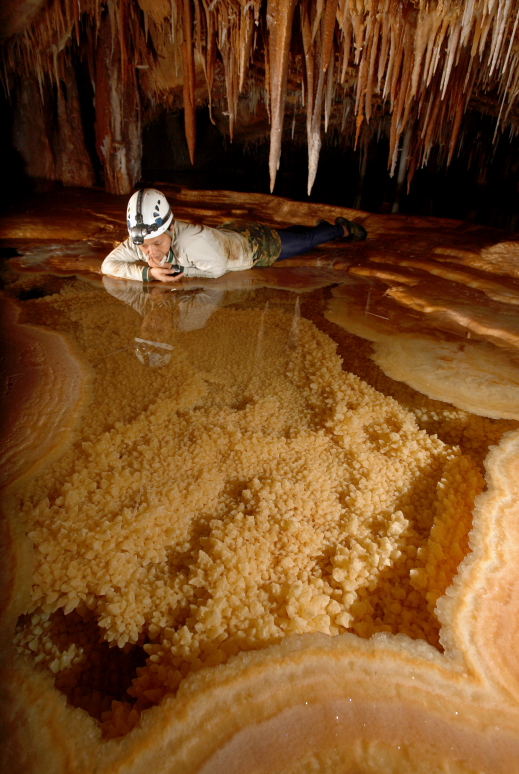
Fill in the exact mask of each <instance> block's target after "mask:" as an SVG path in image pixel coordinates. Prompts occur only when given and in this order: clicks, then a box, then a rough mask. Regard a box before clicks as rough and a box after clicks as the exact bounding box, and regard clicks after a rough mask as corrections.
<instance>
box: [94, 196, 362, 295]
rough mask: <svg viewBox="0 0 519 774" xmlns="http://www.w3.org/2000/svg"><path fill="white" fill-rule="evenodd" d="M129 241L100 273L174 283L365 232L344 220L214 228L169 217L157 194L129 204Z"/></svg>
mask: <svg viewBox="0 0 519 774" xmlns="http://www.w3.org/2000/svg"><path fill="white" fill-rule="evenodd" d="M127 223H128V232H129V234H130V236H129V238H128V239H126V240H125V241H124V242H122V243H121V244H120V245H118V247H116V248H115V250H112V252H111V253H110V254H109V255H108V256H107V257H106V258H105V260H104V261H103V266H102V271H103V274H108V275H112V276H115V277H123V278H125V279H134V280H140V281H144V282H148V281H151V280H158V281H159V282H178V280H180V279H182V277H213V278H216V277H221V276H222V275H223V274H225V273H226V272H228V271H243V270H244V269H250V268H252V267H253V266H271V265H272V264H273V263H275V262H276V261H282V260H284V259H285V258H292V257H294V256H296V255H301V254H302V253H306V252H308V251H309V250H311V249H312V248H313V247H316V246H317V245H320V244H323V243H324V242H329V241H332V240H345V241H350V242H356V241H362V240H364V239H365V238H366V231H365V229H364V228H363V227H362V226H361V225H359V224H358V223H353V222H352V221H350V220H346V218H337V219H336V220H335V224H332V223H328V221H326V220H320V221H319V222H318V224H317V225H316V226H292V227H291V228H287V229H274V228H271V227H270V226H266V225H264V224H261V223H252V222H246V221H232V222H230V223H225V224H224V225H223V226H220V227H218V228H211V227H209V226H201V225H194V224H192V223H186V222H184V221H180V220H176V219H175V218H174V217H173V213H172V212H171V208H170V206H169V204H168V202H167V200H166V198H165V196H164V195H163V194H162V193H160V191H157V190H155V189H154V188H145V189H142V190H140V191H137V192H136V193H134V194H133V196H132V197H131V199H130V201H129V203H128V212H127Z"/></svg>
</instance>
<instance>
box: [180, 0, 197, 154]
mask: <svg viewBox="0 0 519 774" xmlns="http://www.w3.org/2000/svg"><path fill="white" fill-rule="evenodd" d="M182 22H183V24H182V29H183V33H184V39H183V41H182V61H183V64H184V125H185V128H186V140H187V147H188V148H189V158H190V159H191V164H194V163H195V147H196V104H195V59H194V52H193V38H192V19H191V0H183V2H182Z"/></svg>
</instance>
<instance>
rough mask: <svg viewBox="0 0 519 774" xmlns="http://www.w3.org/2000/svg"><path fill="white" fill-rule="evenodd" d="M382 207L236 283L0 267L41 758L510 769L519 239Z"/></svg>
mask: <svg viewBox="0 0 519 774" xmlns="http://www.w3.org/2000/svg"><path fill="white" fill-rule="evenodd" d="M206 193H207V192H206ZM169 195H170V196H171V193H170V194H169ZM190 195H191V192H182V191H177V196H178V199H179V202H181V201H184V200H183V199H182V196H184V199H189V196H190ZM207 195H208V194H207ZM256 198H257V199H258V203H256V206H257V208H258V210H260V209H261V207H260V205H261V206H263V207H265V206H266V205H265V203H264V201H263V200H265V201H267V200H270V199H273V197H256ZM179 202H177V209H178V205H179ZM184 205H185V206H186V208H187V207H188V205H189V201H187V203H186V202H185V201H184ZM249 206H250V207H251V208H252V203H251V202H249ZM304 206H305V205H300V204H299V205H295V204H294V215H293V218H294V219H296V216H298V217H299V219H300V220H301V219H302V216H303V217H305V212H303V213H301V212H299V210H298V208H299V209H301V208H302V207H304ZM311 206H314V205H307V207H311ZM330 209H331V208H330ZM347 212H348V213H349V214H350V216H351V212H350V211H347ZM224 214H225V213H222V214H221V217H222V218H223V216H224ZM311 214H312V213H308V217H310V216H311ZM360 215H361V216H362V217H363V218H364V222H365V223H366V224H367V227H368V233H369V234H370V239H368V242H367V243H366V244H367V247H364V246H362V249H363V250H364V252H363V253H358V254H355V253H354V252H353V250H354V248H353V247H352V246H348V247H347V248H346V247H345V248H344V250H345V251H346V252H344V253H338V252H337V251H335V252H330V251H328V252H326V250H324V251H322V250H321V251H315V255H314V254H311V255H310V257H309V258H308V257H306V258H304V259H302V260H299V261H298V260H297V259H293V260H292V261H291V262H284V264H285V265H283V267H282V268H281V267H280V268H276V267H274V268H271V269H268V270H260V269H258V270H252V271H248V272H236V273H234V274H229V275H226V276H224V277H222V278H220V280H194V279H192V280H186V281H184V283H183V284H182V285H179V286H175V287H168V286H167V285H159V284H158V283H154V284H142V283H136V282H131V281H124V280H117V279H114V278H110V277H101V275H99V273H98V272H97V273H96V271H95V267H96V264H95V261H96V257H95V256H96V252H95V251H96V250H98V251H99V250H102V249H104V247H103V244H104V243H103V240H102V239H101V240H100V242H98V243H96V242H95V240H94V241H92V242H91V245H93V247H91V246H90V247H89V246H88V245H87V246H86V247H84V250H83V253H84V256H86V257H85V261H84V262H83V263H82V262H81V259H82V255H83V253H82V252H81V250H77V249H76V251H75V252H74V250H73V249H72V245H71V243H70V242H67V241H66V240H65V242H64V248H63V246H62V247H61V248H60V247H59V246H58V245H57V243H54V242H53V243H52V245H54V246H52V245H50V246H49V244H48V243H47V244H45V243H43V244H42V245H38V244H34V241H35V240H34V236H31V239H32V241H33V244H30V245H25V247H24V246H23V245H22V248H23V249H22V248H19V252H20V253H21V254H22V255H21V257H19V258H17V259H16V260H14V261H12V262H11V264H10V266H9V267H8V269H7V270H6V272H4V284H5V288H4V308H5V309H6V321H7V322H6V336H7V337H8V339H9V340H10V341H11V343H12V348H11V350H10V355H8V357H7V365H6V367H7V371H8V376H7V380H6V385H7V389H6V405H7V408H8V409H9V417H10V418H8V423H7V428H6V432H5V439H6V440H5V442H4V444H3V457H4V471H5V473H4V480H5V489H4V499H3V503H4V533H5V544H6V546H7V556H8V560H7V562H6V564H5V569H4V581H5V584H4V585H5V589H6V594H5V595H4V598H5V604H4V609H3V623H4V633H5V640H6V644H5V647H4V652H5V659H4V668H3V669H4V680H5V684H6V687H7V688H6V700H5V703H4V707H3V714H4V717H5V720H6V723H7V725H8V727H9V728H10V729H11V730H12V738H11V741H10V742H9V754H10V755H11V758H12V760H13V761H14V760H15V758H17V759H18V760H19V761H21V762H22V763H21V764H20V765H22V768H20V769H19V770H20V771H22V770H23V771H35V772H37V771H38V772H39V771H48V770H51V769H50V768H49V766H52V770H53V771H72V770H73V771H78V772H87V771H88V772H90V771H91V772H104V771H107V772H108V771H110V772H114V771H117V772H119V771H120V772H137V771H141V770H142V771H144V770H145V769H149V768H150V767H154V768H155V770H156V771H159V772H162V771H163V772H175V774H176V772H195V771H196V772H198V771H200V772H202V771H203V772H206V773H207V774H208V773H209V772H217V771H222V772H223V771H227V772H230V771H240V772H248V771H251V772H252V771H254V772H263V771H265V772H266V771H269V772H307V771H308V772H313V771H323V772H342V771H362V772H364V771H366V772H371V771H373V772H375V771H377V772H385V771H388V772H389V771H391V772H393V771H395V772H396V771H398V772H401V771H410V772H411V771H424V772H427V771H432V770H438V771H439V770H444V769H443V768H441V769H440V768H439V767H440V765H441V766H449V767H451V768H448V769H445V770H449V771H456V772H458V771H459V772H465V771H467V772H469V771H471V772H472V771H478V772H479V771H482V772H483V771H493V772H498V771H503V772H507V773H508V772H510V771H512V769H510V768H509V764H510V761H512V760H515V761H516V760H517V759H518V758H517V754H518V753H519V725H518V721H519V661H518V660H517V655H516V652H515V650H514V645H513V643H514V641H515V638H516V636H517V629H518V625H519V624H518V617H517V615H516V612H517V608H518V607H519V603H518V599H519V591H518V589H517V584H518V580H517V572H516V569H515V567H516V566H517V558H518V557H517V554H518V553H519V540H518V539H517V538H518V535H517V533H518V532H519V520H518V513H517V502H518V499H517V498H518V497H519V356H518V352H519V350H518V347H519V325H518V323H517V310H518V309H519V306H518V304H519V269H518V270H517V271H516V269H515V268H514V263H513V262H514V261H515V260H516V258H515V252H514V250H515V247H514V243H513V241H510V240H508V241H506V240H502V241H501V242H492V239H491V236H492V235H489V234H488V230H483V229H482V230H481V233H476V236H474V234H473V233H472V232H471V233H470V234H469V235H468V236H467V234H465V243H466V242H469V243H470V245H469V246H470V249H468V248H467V249H466V250H465V251H464V252H463V251H462V250H461V248H460V244H461V243H462V241H463V240H462V238H461V237H460V234H459V233H458V232H456V233H455V234H454V233H451V234H450V236H451V242H452V244H451V247H450V248H449V244H450V243H448V244H447V246H446V244H445V243H446V238H445V234H442V237H441V238H442V240H443V241H442V245H441V249H439V248H438V244H437V243H435V242H434V239H433V236H432V234H433V232H434V233H437V232H438V224H437V223H435V224H433V225H434V229H433V228H432V227H431V224H430V222H428V221H427V222H426V221H424V222H423V223H422V224H421V225H420V223H419V222H418V221H413V222H410V219H409V218H407V219H405V218H402V219H400V221H399V220H398V219H396V220H395V219H394V218H393V219H391V218H390V216H368V215H367V214H366V213H361V214H360ZM263 216H264V213H263ZM285 217H286V212H285ZM370 218H371V226H370ZM377 218H378V219H377ZM384 218H385V220H384ZM386 221H387V223H386ZM395 223H396V225H398V223H400V229H398V228H396V227H395ZM447 223H449V222H447ZM461 228H462V227H461V226H458V230H460V229H461ZM384 229H385V230H384ZM406 229H407V230H408V231H409V230H411V231H412V234H411V236H409V233H408V231H406ZM420 229H421V230H420ZM446 229H447V231H448V228H447V226H446ZM417 234H420V238H421V239H422V242H419V240H418V237H417V236H416V235H417ZM447 236H449V234H447ZM4 238H5V237H4ZM96 238H97V239H98V240H99V237H98V236H97V237H96ZM478 239H480V241H481V245H482V246H481V247H480V248H479V251H478V249H477V240H478ZM406 240H407V242H406ZM470 240H472V242H471V241H470ZM36 241H37V240H36ZM370 241H371V243H370ZM447 242H448V240H447ZM489 244H490V247H489ZM492 244H494V245H495V244H497V245H498V247H497V248H496V247H494V248H492ZM503 244H508V245H510V247H509V255H510V256H511V257H510V265H511V267H512V269H511V270H510V271H509V272H508V273H506V270H505V269H506V260H505V258H506V255H505V258H503V254H504V253H503V251H504V248H503ZM406 245H407V247H406ZM67 248H68V249H67ZM449 249H450V252H449ZM492 249H494V252H493V253H492ZM89 250H90V252H89ZM485 250H486V253H485ZM348 251H350V252H348ZM384 251H385V252H384ZM406 251H407V252H406ZM435 251H436V252H435ZM442 251H443V252H442ZM504 252H505V253H506V250H505V251H504ZM438 255H440V258H439V259H438ZM467 255H468V257H467ZM470 255H472V256H473V257H472V259H470ZM489 255H490V257H489ZM445 256H447V259H446V258H445ZM474 256H475V257H474ZM492 256H497V257H495V265H494V267H493V269H494V270H493V271H491V270H490V268H489V263H490V262H491V258H492ZM60 260H61V263H60ZM24 261H25V262H24ZM485 261H486V262H487V263H486V264H485ZM71 262H73V263H74V266H73V268H72V269H71ZM503 267H505V269H504V268H503ZM17 315H18V317H17ZM13 342H14V344H13ZM22 533H23V534H22ZM23 535H25V537H24V536H23ZM27 733H29V735H30V743H29V745H27V744H26V741H25V738H24V737H25V734H27ZM71 761H72V763H71ZM432 766H436V767H437V768H431V767H432ZM71 767H72V768H71ZM348 767H349V768H348ZM352 767H356V768H352ZM15 770H17V769H15Z"/></svg>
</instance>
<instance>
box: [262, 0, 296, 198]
mask: <svg viewBox="0 0 519 774" xmlns="http://www.w3.org/2000/svg"><path fill="white" fill-rule="evenodd" d="M295 7H296V0H284V1H283V0H269V3H268V7H267V24H268V29H269V58H270V105H271V107H270V122H271V130H270V157H269V172H270V190H271V191H273V190H274V184H275V182H276V174H277V171H278V169H279V159H280V157H281V139H282V136H283V119H284V113H285V99H286V88H287V77H288V59H289V48H290V38H291V35H292V21H293V18H294V10H295Z"/></svg>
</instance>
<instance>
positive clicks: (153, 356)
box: [135, 338, 173, 368]
mask: <svg viewBox="0 0 519 774" xmlns="http://www.w3.org/2000/svg"><path fill="white" fill-rule="evenodd" d="M135 341H136V342H137V345H136V347H135V354H136V355H137V358H138V359H139V360H140V361H141V363H142V364H143V365H145V366H148V367H149V368H163V367H164V366H167V364H168V363H169V361H170V360H171V353H172V350H173V347H172V346H171V344H164V343H163V342H162V341H148V340H147V339H138V338H136V339H135Z"/></svg>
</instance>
